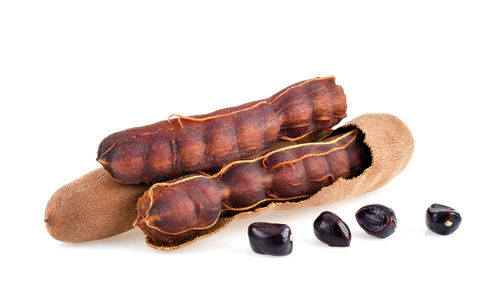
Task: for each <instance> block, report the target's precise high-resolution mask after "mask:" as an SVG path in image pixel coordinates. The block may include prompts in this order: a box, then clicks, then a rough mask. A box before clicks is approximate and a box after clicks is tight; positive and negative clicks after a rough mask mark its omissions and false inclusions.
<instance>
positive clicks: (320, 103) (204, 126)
mask: <svg viewBox="0 0 500 302" xmlns="http://www.w3.org/2000/svg"><path fill="white" fill-rule="evenodd" d="M346 107H347V105H346V99H345V95H344V92H343V90H342V87H341V86H338V85H336V84H335V78H334V77H333V76H330V77H324V78H315V79H310V80H307V81H302V82H299V83H296V84H294V85H291V86H289V87H287V88H285V89H283V90H282V91H280V92H278V93H276V94H275V95H273V96H272V97H270V98H268V99H264V100H261V101H255V102H250V103H247V104H243V105H241V106H237V107H232V108H226V109H221V110H218V111H215V112H212V113H210V114H206V115H197V116H192V117H184V116H180V115H171V116H170V117H169V119H168V120H166V121H162V122H158V123H155V124H152V125H148V126H143V127H138V128H131V129H127V130H124V131H121V132H117V133H114V134H112V135H110V136H108V137H106V138H105V139H104V140H103V141H102V142H101V144H100V146H99V149H98V152H97V160H98V161H99V162H100V163H101V164H102V166H103V167H104V168H105V169H106V170H107V171H108V172H109V173H110V175H111V176H112V177H113V178H114V179H116V180H117V181H119V182H121V183H126V184H133V183H150V182H158V181H164V180H167V179H171V178H175V177H179V176H182V175H185V174H187V173H191V172H198V171H203V170H207V169H211V168H218V167H221V166H223V165H224V164H227V163H230V162H232V161H235V160H238V159H241V158H247V157H249V156H252V155H254V154H256V153H258V152H260V151H262V150H264V149H266V148H269V147H270V146H271V145H272V144H274V143H275V142H276V141H277V140H279V139H284V140H294V139H297V138H300V137H303V136H304V135H306V134H308V133H310V132H312V131H318V130H325V129H329V128H331V127H332V126H334V125H336V124H337V123H338V122H339V121H340V120H341V119H342V118H344V117H345V116H346ZM173 116H176V117H177V118H174V119H171V117H173Z"/></svg>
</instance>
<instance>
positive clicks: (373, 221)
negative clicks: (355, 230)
mask: <svg viewBox="0 0 500 302" xmlns="http://www.w3.org/2000/svg"><path fill="white" fill-rule="evenodd" d="M356 220H357V221H358V223H359V225H360V226H361V228H362V229H363V230H365V231H366V232H367V233H368V234H370V235H373V236H376V237H379V238H385V237H387V236H389V235H391V234H392V233H394V231H395V230H396V225H397V222H398V221H397V219H396V214H394V211H393V210H392V209H390V208H388V207H386V206H383V205H381V204H371V205H367V206H364V207H362V208H361V209H359V210H358V211H357V212H356Z"/></svg>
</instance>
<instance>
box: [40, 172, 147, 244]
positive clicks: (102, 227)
mask: <svg viewBox="0 0 500 302" xmlns="http://www.w3.org/2000/svg"><path fill="white" fill-rule="evenodd" d="M148 187H149V186H146V185H123V184H120V183H118V182H116V181H114V180H113V179H111V177H110V176H109V175H108V174H107V173H106V171H105V170H104V168H99V169H96V170H93V171H91V172H89V173H87V174H85V175H84V176H82V177H80V178H78V179H76V180H74V181H72V182H70V183H69V184H67V185H65V186H63V187H61V188H60V189H59V190H57V191H56V192H55V193H54V194H53V195H52V197H51V198H50V200H49V202H48V203H47V207H46V208H45V219H44V220H45V226H46V227H47V231H48V232H49V234H50V235H52V237H54V238H55V239H57V240H60V241H65V242H83V241H90V240H97V239H103V238H107V237H111V236H114V235H117V234H120V233H123V232H125V231H128V230H130V229H132V228H133V225H132V223H133V222H134V219H135V217H136V216H137V211H136V203H137V199H138V198H139V197H140V196H141V195H142V194H143V193H144V191H146V190H147V189H148Z"/></svg>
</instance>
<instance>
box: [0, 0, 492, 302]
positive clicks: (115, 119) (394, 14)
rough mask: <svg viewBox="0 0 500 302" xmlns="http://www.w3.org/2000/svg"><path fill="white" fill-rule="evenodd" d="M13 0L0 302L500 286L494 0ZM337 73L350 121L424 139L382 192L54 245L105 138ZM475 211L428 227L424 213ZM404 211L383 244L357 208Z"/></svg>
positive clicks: (0, 69)
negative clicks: (375, 118) (275, 245)
mask: <svg viewBox="0 0 500 302" xmlns="http://www.w3.org/2000/svg"><path fill="white" fill-rule="evenodd" d="M177 2H181V1H176V2H175V3H167V1H137V2H134V1H101V0H100V1H31V2H30V1H2V2H1V4H0V102H1V117H0V122H1V136H2V143H1V148H0V152H1V160H2V165H1V172H2V173H1V178H2V179H1V184H2V185H1V186H2V194H1V195H2V198H1V199H2V203H1V204H2V217H3V221H2V228H1V239H2V242H3V244H2V250H1V258H0V259H1V260H0V261H1V268H0V274H1V277H2V280H1V284H2V286H1V290H0V298H1V300H2V301H19V300H25V301H26V299H29V300H31V301H39V300H42V301H63V300H64V301H73V300H76V301H104V300H105V299H106V300H109V301H128V300H133V301H179V300H180V301H184V300H190V301H199V300H203V301H205V300H214V299H217V300H232V301H240V300H243V301H278V300H279V301H289V300H290V299H294V298H295V299H297V300H307V301H349V300H351V301H354V300H356V301H362V300H366V301H391V300H392V301H406V300H409V301H454V300H457V299H463V300H464V301H471V300H472V299H474V301H493V300H496V299H498V294H497V287H498V271H499V269H500V266H499V260H498V257H499V256H498V255H499V252H500V250H499V248H498V247H497V246H496V245H497V244H498V241H499V240H498V224H499V222H498V215H499V211H500V207H499V201H500V200H499V198H498V186H499V177H498V171H499V169H498V168H499V164H498V160H499V157H498V155H497V154H498V152H499V151H498V150H499V149H498V147H499V143H498V130H499V126H498V113H499V111H498V109H497V106H496V105H498V102H499V101H500V93H499V90H500V89H499V80H500V78H499V70H500V64H499V56H500V47H499V29H500V18H499V9H498V8H497V7H496V6H495V4H497V3H495V1H491V2H487V1H470V2H465V1H450V2H442V1H435V0H434V1H414V2H413V3H410V2H405V1H367V2H360V1H346V2H345V3H340V2H334V1H324V2H320V1H304V2H302V3H294V2H292V1H247V2H245V4H243V2H242V3H240V4H238V3H237V1H228V2H220V1H214V0H212V1H199V2H195V1H183V2H182V4H178V3H177ZM330 74H333V75H335V76H336V77H337V80H338V83H339V84H341V85H342V86H343V87H344V90H345V92H346V94H347V100H348V115H349V117H348V118H347V119H346V120H345V121H348V120H349V119H351V118H353V117H356V116H358V115H361V114H363V113H368V112H387V113H392V114H394V115H397V116H398V117H400V118H401V119H402V120H403V121H404V122H406V123H407V125H408V126H409V127H410V129H411V130H412V132H413V134H414V138H415V153H414V156H413V159H412V160H411V162H410V164H409V165H408V167H407V169H406V170H405V171H403V173H401V174H400V175H399V176H398V177H397V178H395V179H394V180H393V181H392V182H391V183H390V184H388V185H387V186H385V187H383V188H381V189H379V190H377V191H375V192H372V193H368V194H364V195H361V196H359V197H356V198H352V199H349V200H344V201H341V202H337V203H334V204H329V205H324V206H321V207H318V208H312V209H302V210H294V211H281V212H268V213H265V214H263V215H261V216H258V217H256V218H252V219H249V220H241V221H235V222H232V223H231V224H230V225H229V226H228V227H227V228H226V229H224V230H223V231H221V232H219V233H217V234H216V235H214V236H212V237H209V238H206V239H204V240H202V241H199V242H196V243H194V244H192V245H191V246H188V247H185V248H182V249H179V250H175V251H158V250H154V249H152V248H149V247H148V246H146V244H145V243H144V236H143V234H142V232H140V231H139V230H133V231H130V232H127V233H125V234H122V235H119V236H116V237H113V238H110V239H106V240H101V241H97V242H88V243H82V244H67V243H62V242H58V241H56V240H54V239H53V238H52V237H50V235H49V234H48V233H47V232H46V230H45V226H44V222H43V216H44V210H45V205H46V202H47V200H48V199H49V198H50V196H51V194H52V193H53V192H54V191H55V190H57V188H59V187H60V186H62V185H64V184H66V183H68V182H69V181H71V180H73V179H75V178H77V177H79V176H80V175H82V174H84V173H86V172H87V171H90V170H92V169H95V168H97V167H99V165H98V163H97V162H96V161H95V157H96V150H97V146H98V144H99V142H100V141H101V140H102V139H103V138H104V137H105V136H107V135H108V134H110V133H112V132H115V131H118V130H122V129H125V128H128V127H132V126H140V125H145V124H149V123H153V122H156V121H159V120H164V119H166V117H168V116H169V115H170V114H173V113H178V114H183V115H192V114H202V113H208V112H211V111H214V110H216V109H219V108H223V107H227V106H234V105H238V104H241V103H243V102H247V101H252V100H257V99H262V98H266V97H268V96H270V95H272V94H273V93H275V92H277V91H279V90H280V89H282V88H284V87H286V86H288V85H290V84H292V83H295V82H297V81H301V80H305V79H308V78H312V77H316V76H326V75H330ZM434 202H438V203H443V204H446V205H450V206H452V207H454V208H456V209H457V210H459V211H460V212H461V214H462V217H463V222H462V225H461V227H460V228H459V229H458V231H457V232H456V233H454V234H453V235H451V236H447V237H443V236H438V235H435V234H433V233H430V232H429V231H427V229H426V226H425V223H424V214H425V210H426V208H427V207H428V206H429V205H430V204H431V203H434ZM369 203H383V204H385V205H387V206H389V207H391V208H393V209H394V211H395V212H396V215H397V218H398V221H399V226H398V229H397V231H396V233H394V234H393V235H392V236H391V237H389V238H387V239H384V240H380V239H377V238H374V237H369V236H368V235H366V234H365V233H364V232H363V231H362V230H361V229H360V227H359V226H358V225H357V223H356V221H355V219H354V213H355V212H356V210H357V209H358V208H360V207H361V206H363V205H366V204H369ZM324 210H330V211H334V212H335V213H337V214H338V215H339V216H341V217H342V218H343V219H344V220H345V221H346V223H347V224H348V225H349V226H350V228H351V232H352V235H353V238H352V243H351V246H350V247H348V248H330V247H328V246H326V245H324V244H322V243H321V242H319V241H318V240H317V239H316V238H315V237H314V234H313V231H312V222H313V221H314V219H315V218H316V217H317V215H318V214H319V213H321V212H322V211H324ZM254 221H267V222H280V223H287V224H288V225H289V226H290V227H291V228H292V232H293V235H294V250H293V253H292V254H291V255H290V256H287V257H270V256H262V255H257V254H254V253H253V252H252V251H251V249H250V247H249V245H248V239H247V235H246V230H247V227H248V225H249V224H250V223H252V222H254Z"/></svg>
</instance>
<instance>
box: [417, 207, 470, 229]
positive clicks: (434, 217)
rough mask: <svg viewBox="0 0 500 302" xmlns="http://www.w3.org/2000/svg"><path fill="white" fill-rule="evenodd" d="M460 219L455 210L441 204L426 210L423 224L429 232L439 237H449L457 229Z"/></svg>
mask: <svg viewBox="0 0 500 302" xmlns="http://www.w3.org/2000/svg"><path fill="white" fill-rule="evenodd" d="M460 222H462V217H461V216H460V213H458V211H457V210H455V209H453V208H450V207H448V206H444V205H442V204H437V203H435V204H433V205H431V206H430V207H429V208H428V209H427V213H426V215H425V223H426V224H427V227H428V228H429V230H431V231H433V232H434V233H438V234H440V235H449V234H451V233H453V232H455V231H456V229H458V227H459V226H460Z"/></svg>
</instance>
